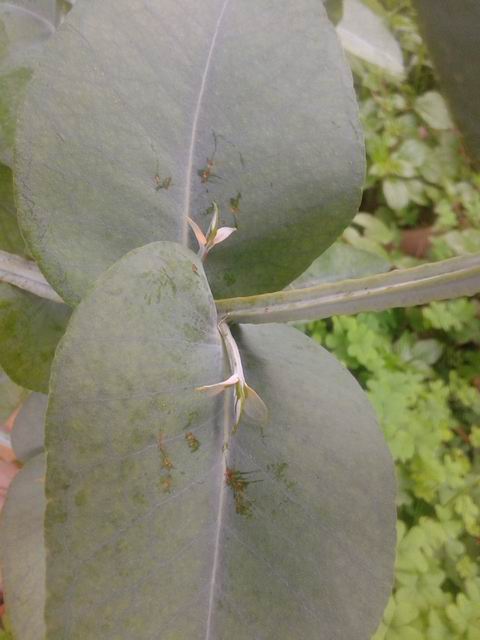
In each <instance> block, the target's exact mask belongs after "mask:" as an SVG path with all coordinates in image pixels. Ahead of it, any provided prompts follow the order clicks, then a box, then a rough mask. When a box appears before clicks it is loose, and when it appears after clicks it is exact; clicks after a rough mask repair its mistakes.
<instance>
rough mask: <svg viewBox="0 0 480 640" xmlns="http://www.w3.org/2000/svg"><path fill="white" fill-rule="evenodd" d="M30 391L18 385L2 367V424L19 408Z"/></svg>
mask: <svg viewBox="0 0 480 640" xmlns="http://www.w3.org/2000/svg"><path fill="white" fill-rule="evenodd" d="M27 395H28V392H27V391H25V389H22V387H19V386H18V385H16V384H15V383H14V382H13V381H12V380H10V378H9V377H8V376H7V374H6V373H5V371H3V369H2V368H1V367H0V425H1V424H2V422H5V421H6V420H7V418H8V417H9V416H10V414H12V413H13V412H14V411H15V409H17V408H18V407H19V406H20V405H21V403H22V402H23V400H25V398H26V396H27Z"/></svg>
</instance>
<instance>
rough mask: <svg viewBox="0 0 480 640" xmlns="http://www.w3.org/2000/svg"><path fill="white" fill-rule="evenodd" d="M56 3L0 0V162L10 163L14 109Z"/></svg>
mask: <svg viewBox="0 0 480 640" xmlns="http://www.w3.org/2000/svg"><path fill="white" fill-rule="evenodd" d="M54 6H55V2H53V0H52V1H49V0H45V1H44V0H35V2H33V1H31V2H29V1H28V0H23V1H21V2H20V1H18V0H13V1H12V2H3V1H0V162H2V163H4V164H7V165H9V166H12V162H13V141H14V136H15V126H16V119H17V112H18V108H19V106H20V104H21V103H22V100H23V97H24V95H25V90H26V87H27V84H28V82H29V80H30V78H31V75H32V68H33V64H34V61H35V60H36V59H37V58H38V55H39V53H40V52H41V50H42V49H43V46H44V44H45V42H46V41H47V40H48V38H49V37H50V36H51V35H52V33H53V31H54V26H53V22H50V21H49V20H48V19H47V17H46V16H47V15H49V13H50V9H52V10H53V8H54Z"/></svg>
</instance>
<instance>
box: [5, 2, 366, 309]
mask: <svg viewBox="0 0 480 640" xmlns="http://www.w3.org/2000/svg"><path fill="white" fill-rule="evenodd" d="M17 158H18V162H17V169H18V171H17V189H18V193H19V203H20V221H21V225H22V231H23V232H24V234H25V235H26V237H27V241H28V243H29V245H30V247H31V250H32V253H33V255H34V256H35V257H36V259H37V260H38V261H39V264H40V266H41V268H42V270H43V271H44V273H45V274H46V276H47V278H48V279H49V281H50V283H51V284H52V286H53V287H54V288H56V289H57V291H58V292H59V293H60V294H61V296H62V297H63V298H64V299H65V300H66V301H67V302H68V303H71V304H76V303H77V302H78V301H79V299H80V298H81V297H82V296H83V295H84V293H85V291H86V290H87V288H88V286H89V285H90V284H91V283H92V282H93V281H94V280H95V279H96V277H97V276H98V275H99V274H100V273H102V272H103V271H104V270H105V269H106V268H107V267H108V266H109V265H110V264H112V263H113V262H115V260H117V259H119V258H120V257H121V256H122V255H124V254H125V253H126V252H128V251H129V250H130V249H133V248H134V247H138V246H141V245H143V244H145V243H147V242H151V241H153V240H170V241H175V242H179V243H182V244H184V245H185V244H187V240H188V239H189V240H190V242H191V243H192V247H194V248H195V249H196V241H195V239H194V237H193V234H191V233H190V235H189V231H188V224H187V216H190V217H192V218H193V219H194V220H195V221H196V222H197V223H198V225H199V226H200V227H201V228H202V229H203V230H206V228H207V227H208V224H209V221H210V214H211V212H212V210H213V202H214V201H215V202H216V203H218V206H219V208H220V212H221V221H220V222H221V226H229V227H232V226H235V225H236V226H237V227H238V229H237V232H236V233H235V234H233V235H232V236H231V238H229V239H228V240H227V241H226V242H224V243H223V244H222V245H220V246H218V247H215V249H214V250H213V251H212V252H211V254H210V255H209V257H208V260H207V263H206V264H207V267H206V268H207V271H208V276H209V281H210V282H211V284H212V289H213V292H214V294H215V296H216V297H225V296H230V295H240V294H242V295H248V294H254V293H259V292H264V291H270V290H275V289H279V288H282V287H283V286H285V285H286V284H287V283H288V282H291V281H292V280H293V279H294V278H295V277H296V276H298V275H299V274H300V273H302V272H303V271H304V270H305V269H306V268H307V267H308V265H309V264H310V263H311V262H312V260H313V259H314V258H316V257H317V256H318V255H319V254H320V253H322V251H323V250H325V249H326V248H327V247H328V246H329V245H330V244H332V242H333V241H334V240H335V238H336V237H337V236H338V235H339V234H340V233H341V231H342V230H343V229H344V228H345V226H346V225H347V224H348V222H349V221H350V220H351V218H352V217H353V215H354V214H355V213H356V210H357V207H358V203H359V200H360V190H361V186H362V182H363V177H364V150H363V142H362V136H361V133H360V126H359V122H358V113H357V105H356V100H355V96H354V92H353V86H352V79H351V73H350V70H349V69H348V67H347V64H346V62H345V60H344V57H343V55H342V52H341V48H340V45H339V43H338V40H337V37H336V35H335V30H334V28H333V26H332V25H331V24H330V22H329V20H328V18H327V16H326V14H325V10H324V7H323V3H321V2H319V1H318V0H298V1H297V2H295V3H292V2H291V1H290V0H262V1H261V2H258V0H245V1H243V2H233V1H231V0H204V1H203V2H201V3H188V4H185V3H179V2H178V1H177V0H156V1H153V0H92V1H91V2H84V3H77V5H76V6H75V7H74V9H73V10H72V12H71V13H70V14H69V16H68V19H67V20H66V21H65V23H64V25H62V28H61V29H60V30H59V31H58V33H57V34H56V36H55V38H54V39H53V40H52V43H51V45H49V46H48V47H47V51H46V55H45V56H44V57H43V58H42V63H41V65H40V69H39V71H38V73H37V74H36V75H35V79H34V80H33V82H32V84H31V86H30V89H29V92H28V99H27V100H26V105H25V109H24V111H23V115H22V117H21V121H20V125H19V136H18V140H17Z"/></svg>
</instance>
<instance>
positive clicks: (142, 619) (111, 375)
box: [46, 243, 395, 640]
mask: <svg viewBox="0 0 480 640" xmlns="http://www.w3.org/2000/svg"><path fill="white" fill-rule="evenodd" d="M192 265H193V266H192ZM239 339H240V346H241V350H242V353H243V357H244V363H245V366H246V372H247V376H248V379H249V381H250V382H251V384H252V385H254V387H255V389H256V390H257V391H258V392H259V393H260V394H261V396H262V397H263V399H264V400H265V402H266V403H267V405H268V407H269V410H270V418H269V421H268V424H266V425H264V426H263V427H261V426H259V425H258V424H253V423H251V422H248V421H247V420H246V419H245V420H243V421H242V423H241V424H240V427H239V430H238V432H237V433H236V435H235V436H233V438H232V439H231V441H230V444H229V448H228V449H226V450H225V448H224V447H223V444H224V441H225V431H227V432H228V427H229V425H230V424H231V408H230V405H231V402H230V398H229V397H228V396H227V397H217V398H216V399H215V398H213V399H212V398H208V397H205V395H204V394H201V393H199V392H198V391H196V390H195V388H196V387H197V386H198V385H204V384H209V383H216V382H218V381H220V380H221V379H222V378H223V376H226V375H228V374H227V372H225V371H224V363H223V354H222V345H221V343H220V341H219V337H218V333H217V330H216V313H215V307H214V304H213V300H212V297H211V295H210V293H209V291H208V285H207V282H206V280H205V277H204V274H203V272H202V267H201V265H200V264H199V262H198V260H197V258H196V257H195V256H194V255H193V254H191V253H190V252H188V251H187V250H185V249H183V248H182V247H180V246H179V245H172V244H169V243H154V244H151V245H148V246H146V247H143V248H142V249H137V250H135V251H133V252H131V253H130V254H128V255H127V256H125V257H124V258H123V259H122V260H120V261H119V262H118V263H116V264H115V265H114V266H113V267H112V268H111V269H110V270H109V271H107V272H106V273H105V274H103V275H102V276H101V277H100V278H99V280H98V282H97V284H96V286H95V287H94V288H93V289H92V290H91V292H90V293H89V294H88V295H87V296H86V297H85V299H84V300H83V302H82V303H81V304H80V305H79V306H78V308H77V310H76V312H75V313H74V315H73V317H72V320H71V323H70V325H69V328H68V330H67V333H66V336H65V338H64V340H63V341H62V343H61V346H60V348H59V349H58V351H57V355H56V358H55V364H54V372H53V377H52V386H51V395H50V403H49V409H48V413H47V450H48V472H47V496H48V508H47V516H46V544H47V552H48V557H49V563H48V568H47V591H48V593H49V598H48V601H47V607H46V619H47V627H48V634H49V635H48V638H49V639H51V640H53V639H54V638H64V637H68V638H69V639H71V640H77V639H78V640H80V639H81V640H89V639H94V638H95V640H96V639H97V638H102V640H110V639H112V640H113V639H115V640H121V639H125V640H127V639H128V640H131V639H132V638H135V639H136V640H142V639H149V638H157V637H160V636H161V638H162V640H173V639H177V638H181V639H182V640H189V639H190V638H191V639H192V640H193V639H194V640H198V638H206V639H207V640H209V639H213V638H218V639H220V638H222V639H223V638H235V640H252V638H265V639H269V640H270V639H273V638H275V640H283V639H284V640H291V639H292V638H304V639H305V640H307V639H309V638H312V640H313V639H314V638H334V637H335V638H342V640H362V639H363V640H367V639H368V638H370V636H371V634H372V633H373V631H374V630H375V626H376V624H377V622H378V619H379V618H380V616H381V612H382V610H383V607H384V605H385V603H386V599H387V596H388V593H389V591H390V588H391V580H392V564H393V549H394V524H395V509H394V493H395V491H394V480H393V470H392V463H391V460H390V457H389V454H388V451H387V448H386V446H385V444H384V442H383V439H382V437H381V435H380V433H379V430H378V428H377V425H376V423H375V418H374V414H373V411H372V409H371V407H370V406H369V404H368V401H367V399H366V396H365V395H364V394H363V392H362V391H361V389H360V387H359V386H358V384H357V383H356V382H355V380H354V379H353V377H352V376H351V375H350V374H349V373H348V372H347V371H346V370H345V369H344V368H343V367H342V366H341V365H340V364H339V363H338V362H337V361H336V360H335V359H334V358H333V357H332V356H331V355H329V354H328V353H327V352H326V351H325V350H323V349H322V348H320V347H318V346H316V345H315V344H314V343H313V342H312V341H310V340H309V339H308V338H306V337H305V336H303V335H302V334H300V333H299V332H297V331H295V330H294V329H291V328H288V327H282V326H274V325H270V326H266V327H262V328H257V327H248V326H246V327H243V328H242V329H241V331H240V332H239ZM66 434H68V438H67V437H66ZM227 480H228V485H227ZM237 511H238V512H237ZM86 612H88V615H85V613H86Z"/></svg>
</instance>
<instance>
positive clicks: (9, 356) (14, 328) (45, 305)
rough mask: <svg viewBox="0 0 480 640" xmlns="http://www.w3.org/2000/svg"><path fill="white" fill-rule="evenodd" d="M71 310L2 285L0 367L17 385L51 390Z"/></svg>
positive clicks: (0, 292)
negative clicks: (53, 369) (56, 357)
mask: <svg viewBox="0 0 480 640" xmlns="http://www.w3.org/2000/svg"><path fill="white" fill-rule="evenodd" d="M70 315H71V309H70V308H69V307H67V306H66V305H64V304H59V303H56V302H51V301H50V300H45V299H43V298H39V297H37V296H35V295H33V294H31V293H28V292H27V291H23V290H22V289H18V288H17V287H12V286H11V285H9V284H5V283H0V364H1V365H2V367H3V368H4V369H5V371H6V372H7V373H8V375H9V376H10V377H11V378H12V380H14V381H15V382H16V383H17V384H19V385H21V386H22V387H26V388H27V389H32V390H33V391H42V392H44V393H45V392H47V391H48V381H49V378H50V366H51V364H52V360H53V356H54V353H55V349H56V347H57V344H58V341H59V340H60V338H61V337H62V335H63V334H64V332H65V327H66V326H67V323H68V320H69V318H70Z"/></svg>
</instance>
